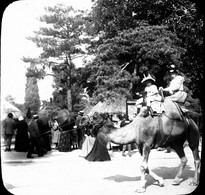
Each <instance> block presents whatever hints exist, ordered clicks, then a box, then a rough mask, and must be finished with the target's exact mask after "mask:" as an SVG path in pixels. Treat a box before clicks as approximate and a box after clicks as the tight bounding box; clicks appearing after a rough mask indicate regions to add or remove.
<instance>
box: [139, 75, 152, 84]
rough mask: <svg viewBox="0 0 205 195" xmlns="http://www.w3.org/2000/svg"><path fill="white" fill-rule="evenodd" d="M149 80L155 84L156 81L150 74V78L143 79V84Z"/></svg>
mask: <svg viewBox="0 0 205 195" xmlns="http://www.w3.org/2000/svg"><path fill="white" fill-rule="evenodd" d="M148 80H152V81H153V82H155V79H154V78H153V77H152V76H151V75H150V74H148V76H146V77H144V78H143V79H142V81H141V83H144V82H145V81H148Z"/></svg>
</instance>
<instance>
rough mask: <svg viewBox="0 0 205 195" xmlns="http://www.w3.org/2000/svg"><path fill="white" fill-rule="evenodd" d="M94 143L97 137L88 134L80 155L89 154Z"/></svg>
mask: <svg viewBox="0 0 205 195" xmlns="http://www.w3.org/2000/svg"><path fill="white" fill-rule="evenodd" d="M94 143H95V137H92V136H90V135H89V136H86V137H85V141H84V142H83V146H82V152H81V154H80V156H81V157H85V156H87V155H88V154H89V153H90V151H91V150H92V148H93V145H94Z"/></svg>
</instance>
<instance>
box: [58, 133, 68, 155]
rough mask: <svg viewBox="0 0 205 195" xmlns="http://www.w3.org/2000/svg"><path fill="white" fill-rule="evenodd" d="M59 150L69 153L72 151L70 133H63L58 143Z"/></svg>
mask: <svg viewBox="0 0 205 195" xmlns="http://www.w3.org/2000/svg"><path fill="white" fill-rule="evenodd" d="M58 150H59V151H60V152H68V151H71V136H70V132H66V131H65V132H61V133H60V138H59V143H58Z"/></svg>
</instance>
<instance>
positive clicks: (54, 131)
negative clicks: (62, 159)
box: [49, 118, 60, 149]
mask: <svg viewBox="0 0 205 195" xmlns="http://www.w3.org/2000/svg"><path fill="white" fill-rule="evenodd" d="M49 127H50V128H51V143H52V145H55V146H54V147H55V149H57V147H58V142H59V138H60V129H59V124H58V122H57V120H56V119H55V118H51V120H49Z"/></svg>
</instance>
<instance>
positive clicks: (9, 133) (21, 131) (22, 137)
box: [2, 113, 51, 158]
mask: <svg viewBox="0 0 205 195" xmlns="http://www.w3.org/2000/svg"><path fill="white" fill-rule="evenodd" d="M37 119H38V116H37V115H33V117H32V118H31V119H25V118H24V117H23V116H20V117H19V118H18V119H14V118H13V114H12V113H9V114H8V115H7V118H6V119H5V120H4V121H3V125H2V127H3V136H4V141H5V151H6V152H7V151H11V145H12V138H13V137H15V142H14V150H15V151H17V152H28V153H27V158H33V156H32V154H34V153H36V154H37V155H38V156H43V155H44V154H45V153H46V152H47V151H48V150H50V149H51V148H49V147H47V145H48V144H47V143H46V141H47V140H46V139H45V138H44V137H43V136H42V133H41V131H40V128H39V124H38V123H37Z"/></svg>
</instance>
